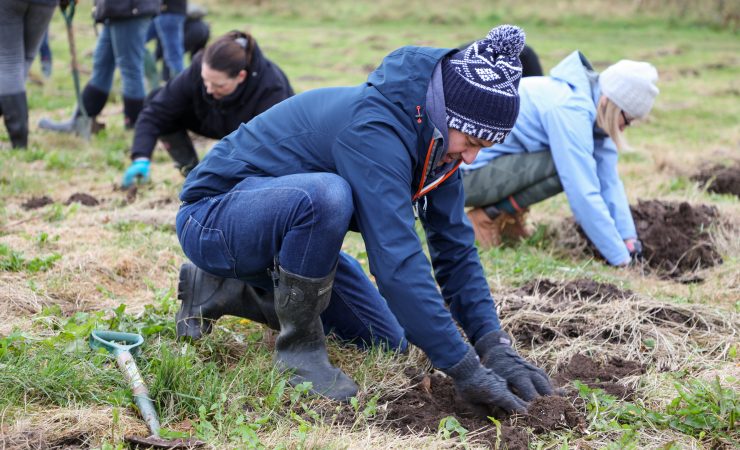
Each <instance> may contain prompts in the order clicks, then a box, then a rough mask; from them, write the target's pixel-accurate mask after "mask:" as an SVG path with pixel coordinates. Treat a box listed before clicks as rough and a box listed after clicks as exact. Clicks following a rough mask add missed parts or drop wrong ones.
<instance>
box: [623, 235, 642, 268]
mask: <svg viewBox="0 0 740 450" xmlns="http://www.w3.org/2000/svg"><path fill="white" fill-rule="evenodd" d="M624 245H626V246H627V251H628V252H629V253H630V262H629V263H630V264H637V263H640V262H642V261H643V260H644V259H645V258H644V257H643V256H642V241H640V240H639V239H627V240H625V241H624Z"/></svg>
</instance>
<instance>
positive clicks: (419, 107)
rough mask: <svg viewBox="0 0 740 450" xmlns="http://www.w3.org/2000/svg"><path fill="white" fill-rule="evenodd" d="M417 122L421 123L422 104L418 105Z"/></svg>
mask: <svg viewBox="0 0 740 450" xmlns="http://www.w3.org/2000/svg"><path fill="white" fill-rule="evenodd" d="M416 122H417V123H421V106H419V105H417V106H416Z"/></svg>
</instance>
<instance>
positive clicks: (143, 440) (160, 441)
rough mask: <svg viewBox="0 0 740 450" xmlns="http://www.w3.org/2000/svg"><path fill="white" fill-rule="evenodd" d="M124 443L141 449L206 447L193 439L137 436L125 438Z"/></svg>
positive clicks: (203, 443) (201, 442)
mask: <svg viewBox="0 0 740 450" xmlns="http://www.w3.org/2000/svg"><path fill="white" fill-rule="evenodd" d="M124 440H126V442H130V443H132V444H135V445H137V446H138V445H140V446H142V447H144V446H145V447H154V448H169V449H180V448H181V449H188V448H198V447H202V446H204V445H206V443H205V442H203V441H199V440H197V439H193V438H188V439H184V438H178V439H164V438H161V437H157V436H149V437H137V436H126V437H124Z"/></svg>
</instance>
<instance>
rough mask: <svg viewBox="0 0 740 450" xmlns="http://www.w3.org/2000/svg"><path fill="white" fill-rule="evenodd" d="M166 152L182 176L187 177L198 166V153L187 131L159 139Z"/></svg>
mask: <svg viewBox="0 0 740 450" xmlns="http://www.w3.org/2000/svg"><path fill="white" fill-rule="evenodd" d="M159 140H160V141H162V144H163V145H164V148H165V150H167V153H169V155H170V157H171V158H172V159H173V160H174V161H175V167H177V169H178V170H180V173H181V174H182V176H184V177H186V176H188V174H189V173H190V171H191V170H193V168H194V167H195V166H196V165H197V164H198V153H197V152H196V151H195V147H194V146H193V141H191V140H190V136H188V132H187V131H185V130H180V131H176V132H174V133H171V134H166V135H163V136H160V137H159Z"/></svg>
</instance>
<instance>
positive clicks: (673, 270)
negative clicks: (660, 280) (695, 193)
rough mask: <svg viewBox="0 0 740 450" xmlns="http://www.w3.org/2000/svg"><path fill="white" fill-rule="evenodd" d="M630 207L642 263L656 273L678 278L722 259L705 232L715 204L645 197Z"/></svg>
mask: <svg viewBox="0 0 740 450" xmlns="http://www.w3.org/2000/svg"><path fill="white" fill-rule="evenodd" d="M631 209H632V216H633V217H634V220H635V226H636V227H637V235H638V236H639V237H640V239H641V240H642V245H643V255H644V257H645V260H646V263H647V265H648V266H649V267H651V268H653V269H655V270H657V271H658V272H659V273H661V274H665V275H667V276H669V277H671V278H681V277H682V276H684V275H685V274H686V273H689V272H692V271H694V270H697V269H702V268H707V267H712V266H715V265H717V264H721V263H722V257H721V256H720V254H719V252H718V251H717V249H716V247H715V245H714V243H713V242H712V238H711V236H710V234H709V228H710V226H711V225H712V224H714V223H715V222H717V221H718V220H719V212H718V211H717V208H715V207H713V206H707V205H696V206H691V205H690V204H688V203H687V202H681V203H675V202H674V203H671V202H661V201H658V200H649V201H640V202H639V203H638V204H637V205H636V206H632V208H631Z"/></svg>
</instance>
